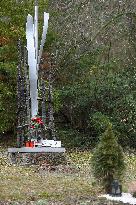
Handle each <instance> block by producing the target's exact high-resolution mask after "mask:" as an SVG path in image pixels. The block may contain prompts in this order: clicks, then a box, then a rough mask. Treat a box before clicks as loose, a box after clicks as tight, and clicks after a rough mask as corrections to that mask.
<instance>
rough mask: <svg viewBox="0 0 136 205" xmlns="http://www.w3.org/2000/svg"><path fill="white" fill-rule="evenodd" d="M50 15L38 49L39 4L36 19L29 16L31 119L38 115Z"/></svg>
mask: <svg viewBox="0 0 136 205" xmlns="http://www.w3.org/2000/svg"><path fill="white" fill-rule="evenodd" d="M48 20H49V14H48V13H46V12H44V26H43V34H42V40H41V45H40V50H39V49H38V2H37V1H35V18H34V22H33V17H32V16H31V15H30V14H28V16H27V23H26V38H27V50H28V65H29V80H30V98H31V117H34V116H36V115H37V113H38V69H39V63H40V59H41V56H42V51H43V46H44V43H45V40H46V34H47V29H48Z"/></svg>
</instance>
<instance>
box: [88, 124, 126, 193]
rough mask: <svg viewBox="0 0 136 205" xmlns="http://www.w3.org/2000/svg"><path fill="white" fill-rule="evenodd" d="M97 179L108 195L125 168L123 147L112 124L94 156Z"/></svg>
mask: <svg viewBox="0 0 136 205" xmlns="http://www.w3.org/2000/svg"><path fill="white" fill-rule="evenodd" d="M92 167H93V172H94V175H95V177H96V178H97V179H98V180H100V181H101V182H102V184H103V186H104V187H105V190H106V192H107V193H110V186H111V182H112V181H113V179H120V178H121V176H122V174H123V171H124V168H125V164H124V156H123V151H122V148H121V146H120V145H119V144H118V143H117V139H116V137H115V135H114V133H113V130H112V126H111V124H110V125H109V126H108V128H107V129H106V131H105V132H104V134H103V135H102V137H101V139H100V142H99V144H98V145H97V147H96V149H95V151H94V153H93V156H92Z"/></svg>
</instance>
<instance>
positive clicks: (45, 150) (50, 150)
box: [8, 147, 66, 153]
mask: <svg viewBox="0 0 136 205" xmlns="http://www.w3.org/2000/svg"><path fill="white" fill-rule="evenodd" d="M65 151H66V150H65V148H64V147H33V148H31V147H21V148H14V147H13V148H8V153H16V152H17V153H39V152H40V153H54V152H57V153H64V152H65Z"/></svg>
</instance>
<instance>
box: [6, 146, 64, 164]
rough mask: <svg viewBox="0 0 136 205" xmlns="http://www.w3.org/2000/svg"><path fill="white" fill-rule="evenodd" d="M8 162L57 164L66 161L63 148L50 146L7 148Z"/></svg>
mask: <svg viewBox="0 0 136 205" xmlns="http://www.w3.org/2000/svg"><path fill="white" fill-rule="evenodd" d="M8 157H9V160H10V163H12V164H19V165H41V164H49V165H53V166H57V165H59V164H65V163H66V157H65V148H62V147H61V148H52V147H41V148H38V147H35V148H29V147H21V148H8Z"/></svg>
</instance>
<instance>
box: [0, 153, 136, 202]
mask: <svg viewBox="0 0 136 205" xmlns="http://www.w3.org/2000/svg"><path fill="white" fill-rule="evenodd" d="M91 156H92V154H91V153H90V152H89V151H85V152H70V153H67V158H68V159H69V162H70V163H71V165H72V166H75V167H76V168H78V169H79V172H78V173H72V174H67V173H61V172H58V173H56V172H45V173H44V174H40V173H39V171H38V169H37V167H34V166H32V167H24V166H15V165H10V164H8V163H7V159H6V157H5V158H3V157H2V156H1V157H0V170H1V171H0V200H3V201H8V200H11V201H38V200H47V201H48V200H49V201H50V200H51V201H54V200H55V201H61V202H64V203H63V204H64V205H65V201H69V199H79V200H80V199H81V198H82V197H83V196H84V197H85V198H89V197H90V196H97V195H99V194H100V193H101V191H102V189H101V187H100V186H99V185H98V184H97V183H96V181H95V179H94V177H93V175H92V174H91V168H90V160H91ZM125 161H126V164H127V169H126V172H125V177H124V181H123V191H127V185H128V183H129V182H131V181H133V180H136V156H135V155H128V154H126V155H125Z"/></svg>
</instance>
